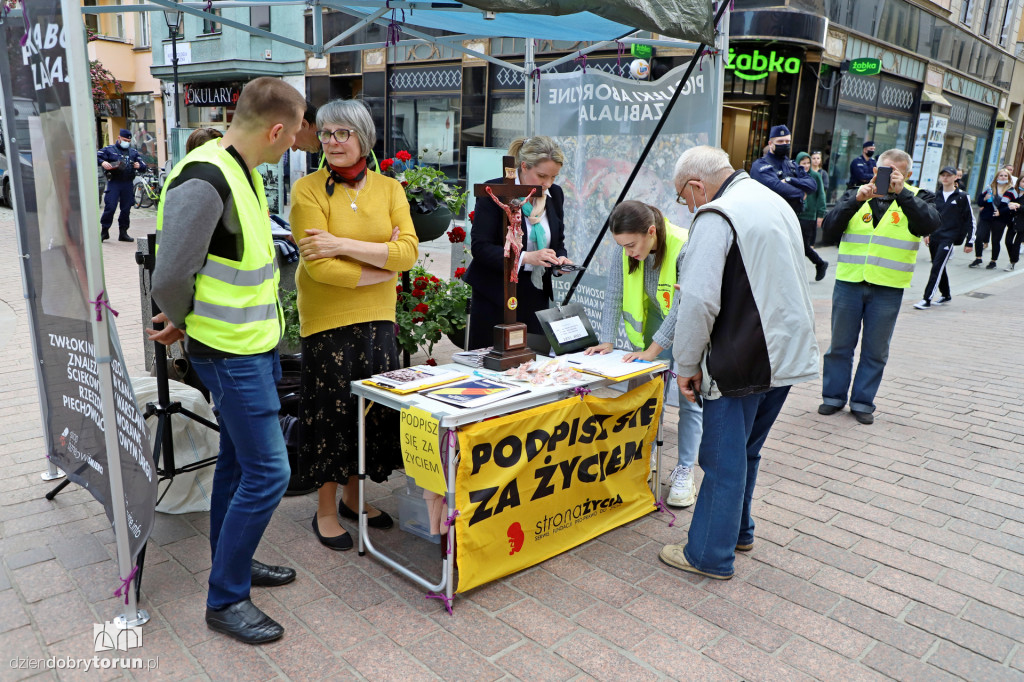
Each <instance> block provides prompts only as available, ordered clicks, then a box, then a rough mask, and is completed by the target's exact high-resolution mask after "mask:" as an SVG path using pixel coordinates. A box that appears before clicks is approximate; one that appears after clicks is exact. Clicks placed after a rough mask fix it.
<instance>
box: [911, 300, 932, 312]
mask: <svg viewBox="0 0 1024 682" xmlns="http://www.w3.org/2000/svg"><path fill="white" fill-rule="evenodd" d="M914 307H915V308H917V309H918V310H927V309H928V308H931V307H932V304H931V301H929V300H928V299H927V298H922V299H921V300H920V301H918V302H917V303H915V304H914Z"/></svg>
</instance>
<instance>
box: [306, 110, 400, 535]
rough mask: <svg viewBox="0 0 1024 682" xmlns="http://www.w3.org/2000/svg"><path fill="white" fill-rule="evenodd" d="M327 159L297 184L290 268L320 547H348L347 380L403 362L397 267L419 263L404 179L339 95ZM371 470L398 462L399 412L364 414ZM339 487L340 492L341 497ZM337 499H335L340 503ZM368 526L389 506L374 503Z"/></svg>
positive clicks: (352, 504)
mask: <svg viewBox="0 0 1024 682" xmlns="http://www.w3.org/2000/svg"><path fill="white" fill-rule="evenodd" d="M316 123H317V137H318V139H319V140H320V143H321V144H322V145H323V149H324V154H325V156H326V159H327V163H326V164H325V165H324V167H323V168H321V169H320V170H318V171H317V172H315V173H313V174H311V175H307V176H306V177H304V178H301V179H300V180H298V181H296V183H295V185H294V187H293V188H292V211H291V215H290V219H291V224H292V234H293V236H294V237H295V241H296V243H298V245H299V253H300V254H301V255H302V261H301V263H300V265H299V268H298V269H297V270H296V272H295V285H296V289H297V291H298V308H299V321H300V323H301V331H300V334H301V336H302V394H301V402H300V409H301V418H300V422H299V429H300V430H299V440H300V447H299V467H301V468H302V469H303V470H304V471H308V472H310V473H311V474H312V476H313V478H314V480H315V482H316V485H317V486H318V487H319V499H318V505H317V512H316V515H315V516H314V517H313V531H314V532H315V533H316V536H317V538H318V539H319V540H320V542H321V543H323V544H324V545H325V546H327V547H329V548H331V549H335V550H345V549H351V548H352V537H351V536H350V535H349V534H348V533H347V532H346V531H345V530H344V529H343V528H342V527H341V524H340V523H339V521H338V514H340V515H341V516H342V517H343V518H347V519H351V520H356V519H358V517H357V516H356V512H355V509H356V507H357V506H358V500H359V488H358V479H357V477H356V473H357V453H358V448H359V443H358V437H359V434H358V414H357V408H356V405H357V399H356V398H355V397H354V396H353V395H352V394H351V392H350V390H349V385H350V383H351V382H352V381H358V380H360V379H366V378H367V377H369V376H371V375H373V374H377V373H379V372H386V371H389V370H392V369H396V368H398V366H399V365H398V346H397V344H396V342H395V303H396V298H397V294H396V291H395V278H396V273H398V272H401V271H403V270H408V269H409V268H410V267H412V265H413V263H415V262H416V258H417V256H418V246H419V242H418V240H417V239H416V232H415V230H414V229H413V226H412V219H411V218H410V217H409V202H408V200H407V199H406V198H405V190H403V189H402V186H401V185H400V184H399V183H398V181H396V180H394V179H392V178H387V177H384V176H383V175H379V174H377V173H374V172H372V171H369V170H367V167H366V156H367V155H368V154H369V153H370V150H372V149H373V145H374V142H375V141H376V131H375V130H374V126H373V119H372V118H371V117H370V112H369V111H367V109H366V107H365V106H363V104H362V103H361V102H358V101H355V100H334V101H331V102H328V103H327V104H326V105H324V106H323V107H321V109H320V110H319V112H318V113H317V119H316ZM366 419H367V423H366V432H367V433H370V434H373V437H372V438H370V439H367V442H366V473H367V474H368V475H369V476H370V478H371V479H372V480H374V481H377V482H383V481H385V480H387V478H388V476H389V475H390V474H391V472H392V471H393V470H395V469H397V468H401V466H402V456H401V452H400V448H399V441H398V413H397V412H395V411H394V410H388V409H384V408H382V407H374V408H372V409H371V410H370V412H369V414H368V415H367V418H366ZM339 484H340V485H341V499H340V501H339V500H338V499H337V491H338V486H339ZM335 505H337V506H335ZM367 514H368V523H369V525H370V526H371V527H373V528H390V527H391V526H392V525H394V524H393V521H392V520H391V517H390V516H388V514H387V513H385V512H382V511H380V510H377V509H372V508H368V509H367Z"/></svg>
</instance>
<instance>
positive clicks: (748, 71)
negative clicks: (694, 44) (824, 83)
mask: <svg viewBox="0 0 1024 682" xmlns="http://www.w3.org/2000/svg"><path fill="white" fill-rule="evenodd" d="M725 68H726V70H727V71H732V72H733V73H735V74H736V75H737V76H738V77H739V78H742V79H743V80H747V81H759V80H761V79H762V78H767V77H768V74H769V73H771V72H772V71H775V72H776V73H800V60H799V59H797V58H796V57H786V56H785V55H779V54H776V53H775V50H772V51H771V52H769V53H768V54H761V53H760V52H759V51H757V50H754V51H753V52H752V53H751V54H736V50H735V48H729V60H728V61H727V62H726V63H725Z"/></svg>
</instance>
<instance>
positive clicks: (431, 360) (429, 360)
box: [427, 358, 437, 367]
mask: <svg viewBox="0 0 1024 682" xmlns="http://www.w3.org/2000/svg"><path fill="white" fill-rule="evenodd" d="M427 364H428V365H430V366H431V367H437V360H435V359H434V358H427Z"/></svg>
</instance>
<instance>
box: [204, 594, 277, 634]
mask: <svg viewBox="0 0 1024 682" xmlns="http://www.w3.org/2000/svg"><path fill="white" fill-rule="evenodd" d="M206 625H207V626H208V627H209V628H210V629H211V630H215V631H217V632H223V633H224V634H225V635H227V636H228V637H233V638H234V639H237V640H238V641H239V642H245V643H246V644H263V643H264V642H273V641H274V640H275V639H280V638H281V635H283V634H284V628H283V627H281V624H280V623H278V622H277V621H276V620H274V619H273V618H271V617H270V616H268V615H267V614H265V613H263V612H262V611H260V610H259V608H257V606H256V605H255V604H253V603H252V602H251V601H249V600H248V599H243V600H242V601H240V602H235V603H234V604H232V605H231V606H228V607H226V608H223V609H220V610H214V609H211V608H210V607H206Z"/></svg>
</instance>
